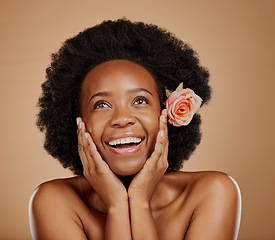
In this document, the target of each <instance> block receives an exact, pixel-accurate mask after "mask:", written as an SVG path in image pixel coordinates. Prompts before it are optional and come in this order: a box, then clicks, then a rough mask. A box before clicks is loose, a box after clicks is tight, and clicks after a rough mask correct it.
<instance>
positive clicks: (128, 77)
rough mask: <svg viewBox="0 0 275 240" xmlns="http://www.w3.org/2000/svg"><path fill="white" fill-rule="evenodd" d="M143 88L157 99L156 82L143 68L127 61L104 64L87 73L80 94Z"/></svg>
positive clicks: (113, 61)
mask: <svg viewBox="0 0 275 240" xmlns="http://www.w3.org/2000/svg"><path fill="white" fill-rule="evenodd" d="M133 88H144V89H147V90H149V91H150V92H152V93H154V95H156V96H157V97H158V92H157V87H156V82H155V79H154V78H153V76H152V75H151V73H150V72H149V71H148V70H147V69H146V68H144V67H142V66H140V65H138V64H136V63H133V62H131V61H128V60H111V61H108V62H104V63H101V64H99V65H98V66H96V67H95V68H93V69H92V70H91V71H90V72H88V74H87V76H86V77H85V79H84V81H83V84H82V94H83V95H86V94H88V95H90V94H93V93H95V92H99V91H117V90H118V89H119V90H123V89H125V90H127V89H133Z"/></svg>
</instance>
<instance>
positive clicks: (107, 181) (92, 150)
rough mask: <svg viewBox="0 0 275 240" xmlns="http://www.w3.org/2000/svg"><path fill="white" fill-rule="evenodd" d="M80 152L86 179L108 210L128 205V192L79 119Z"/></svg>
mask: <svg viewBox="0 0 275 240" xmlns="http://www.w3.org/2000/svg"><path fill="white" fill-rule="evenodd" d="M77 132H78V152H79V156H80V159H81V162H82V165H83V173H84V176H85V178H86V179H87V180H88V182H89V183H90V184H91V186H92V187H93V188H94V190H95V191H96V192H97V193H98V194H99V196H100V197H101V198H102V200H103V201H104V203H105V205H106V207H107V210H108V211H109V210H110V209H111V208H116V207H117V206H119V205H121V204H128V194H127V191H126V189H125V187H124V185H123V184H122V182H121V181H120V180H119V178H118V177H117V176H116V175H115V174H114V173H113V172H112V170H111V169H110V168H109V166H108V164H107V163H106V162H105V161H104V160H103V159H102V157H101V155H100V153H99V152H98V151H97V148H96V145H95V144H94V142H93V140H92V137H91V135H90V134H89V133H88V132H86V127H85V123H84V122H83V121H82V119H81V118H80V117H78V118H77Z"/></svg>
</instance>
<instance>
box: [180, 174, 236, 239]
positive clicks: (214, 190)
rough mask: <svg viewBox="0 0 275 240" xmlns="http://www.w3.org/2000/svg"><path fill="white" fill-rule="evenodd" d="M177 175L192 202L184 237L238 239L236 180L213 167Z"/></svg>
mask: <svg viewBox="0 0 275 240" xmlns="http://www.w3.org/2000/svg"><path fill="white" fill-rule="evenodd" d="M178 175H179V176H178V177H179V178H180V179H182V182H184V183H185V194H186V195H187V196H188V198H189V199H190V200H191V201H190V202H192V205H193V206H192V208H193V213H192V216H191V220H190V227H189V229H188V231H187V234H186V238H185V239H196V240H199V239H204V240H205V239H212V240H213V239H219V240H222V239H237V235H238V229H239V224H240V216H241V195H240V189H239V187H238V184H237V183H236V181H235V180H234V179H233V178H232V177H230V176H228V175H227V174H225V173H222V172H215V171H209V172H182V173H180V174H178ZM205 236H207V237H205Z"/></svg>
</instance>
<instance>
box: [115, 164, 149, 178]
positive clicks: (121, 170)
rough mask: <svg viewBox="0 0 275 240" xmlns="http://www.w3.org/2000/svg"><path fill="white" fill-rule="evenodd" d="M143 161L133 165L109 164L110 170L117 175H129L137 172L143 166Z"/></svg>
mask: <svg viewBox="0 0 275 240" xmlns="http://www.w3.org/2000/svg"><path fill="white" fill-rule="evenodd" d="M144 163H145V161H144V162H143V163H142V164H138V165H135V166H129V165H128V164H127V165H128V166H127V165H124V166H110V168H111V170H112V171H113V172H114V173H115V174H116V175H119V176H131V175H135V174H137V173H138V172H139V171H140V170H141V169H142V168H143V166H144Z"/></svg>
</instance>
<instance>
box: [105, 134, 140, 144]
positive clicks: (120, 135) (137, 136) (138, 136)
mask: <svg viewBox="0 0 275 240" xmlns="http://www.w3.org/2000/svg"><path fill="white" fill-rule="evenodd" d="M127 137H132V138H141V140H143V139H144V138H145V137H144V136H141V135H140V134H136V133H123V134H118V135H113V136H112V137H110V138H108V139H107V140H106V141H105V143H108V142H111V141H114V140H117V139H121V138H127Z"/></svg>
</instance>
